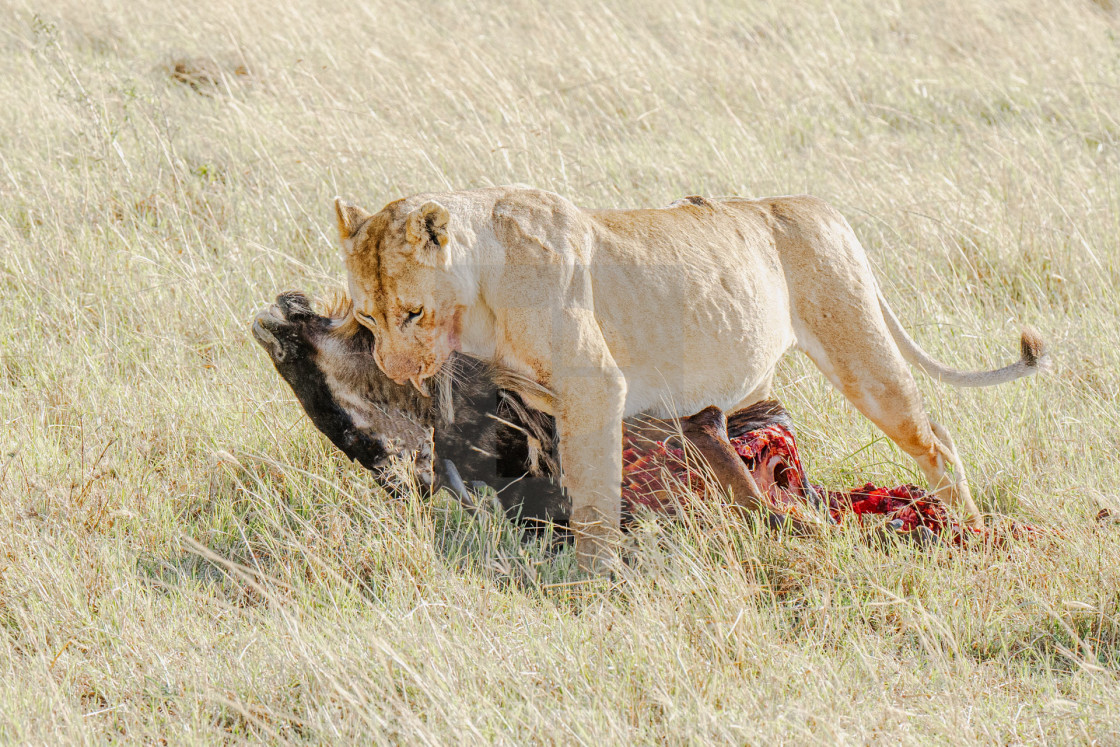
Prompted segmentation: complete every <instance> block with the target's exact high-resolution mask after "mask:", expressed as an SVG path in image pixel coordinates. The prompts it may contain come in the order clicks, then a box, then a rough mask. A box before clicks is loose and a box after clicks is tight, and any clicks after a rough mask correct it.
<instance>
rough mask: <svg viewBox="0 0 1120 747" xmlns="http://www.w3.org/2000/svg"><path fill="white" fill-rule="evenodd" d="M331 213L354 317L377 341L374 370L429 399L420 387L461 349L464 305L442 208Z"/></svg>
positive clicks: (400, 206)
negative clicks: (408, 384)
mask: <svg viewBox="0 0 1120 747" xmlns="http://www.w3.org/2000/svg"><path fill="white" fill-rule="evenodd" d="M335 211H336V213H337V215H338V233H339V238H340V239H341V241H342V249H343V253H344V256H345V260H346V270H347V272H348V274H349V282H350V294H351V296H352V297H353V299H354V314H355V317H356V318H357V320H358V322H359V323H360V324H361V325H362V326H364V327H366V328H368V329H369V330H370V331H371V332H373V333H374V335H375V336H376V337H377V347H376V349H375V357H376V360H377V365H378V366H379V367H380V368H381V370H382V371H384V372H385V373H386V375H388V376H389V378H391V379H392V380H393V381H396V382H397V383H404V382H406V381H410V382H412V384H413V385H414V386H415V387H416V388H417V389H418V390H419V391H420V392H421V393H423V394H427V386H426V384H425V381H426V380H427V379H428V378H430V377H431V376H433V375H435V374H436V373H437V372H438V371H439V370H440V368H442V366H443V364H444V363H446V362H447V360H448V358H449V357H450V356H451V353H452V352H453V351H455V350H457V349H458V347H459V331H460V329H459V324H460V311H461V308H462V303H461V301H460V292H459V284H458V283H457V282H456V279H455V277H454V275H453V274H452V273H451V272H450V271H449V270H450V265H451V255H450V247H449V246H448V244H449V243H450V241H451V236H450V234H449V233H448V223H449V221H450V216H449V215H448V212H447V210H446V208H444V207H443V206H442V205H440V204H439V203H436V202H430V201H429V202H419V203H418V202H417V200H415V199H411V200H397V201H396V202H391V203H389V204H388V205H386V206H385V207H384V208H382V209H381V211H380V212H378V213H377V214H376V215H370V214H369V213H367V212H366V211H365V210H362V209H361V208H360V207H357V206H355V205H350V204H347V203H345V202H343V201H342V200H341V199H336V200H335Z"/></svg>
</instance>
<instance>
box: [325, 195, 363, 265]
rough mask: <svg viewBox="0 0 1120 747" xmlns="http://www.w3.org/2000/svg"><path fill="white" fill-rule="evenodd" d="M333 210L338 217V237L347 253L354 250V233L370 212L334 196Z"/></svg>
mask: <svg viewBox="0 0 1120 747" xmlns="http://www.w3.org/2000/svg"><path fill="white" fill-rule="evenodd" d="M334 212H335V215H336V216H337V217H338V238H339V241H341V242H342V248H343V250H345V251H346V253H347V254H349V253H350V252H352V251H354V241H353V239H354V234H356V233H357V232H358V229H359V228H361V227H362V224H364V223H365V222H366V221H367V220H369V219H370V217H371V216H370V214H369V213H367V212H366V211H365V210H362V209H361V208H360V207H358V206H357V205H351V204H350V203H348V202H346V201H344V200H343V199H342V198H341V197H336V198H334Z"/></svg>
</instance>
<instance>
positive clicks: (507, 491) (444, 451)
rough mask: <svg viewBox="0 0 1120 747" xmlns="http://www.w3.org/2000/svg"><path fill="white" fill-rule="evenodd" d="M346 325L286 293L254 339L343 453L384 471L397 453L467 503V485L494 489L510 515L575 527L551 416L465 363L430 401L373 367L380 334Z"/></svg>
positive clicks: (454, 367) (480, 366)
mask: <svg viewBox="0 0 1120 747" xmlns="http://www.w3.org/2000/svg"><path fill="white" fill-rule="evenodd" d="M342 316H343V314H342V313H335V314H332V315H330V316H324V315H320V314H316V313H315V312H314V311H312V309H311V306H310V304H309V303H308V301H307V298H306V297H305V296H304V295H303V294H302V293H298V292H287V293H282V294H280V295H279V296H277V298H276V303H275V304H273V305H272V306H270V307H268V308H267V309H265V310H264V311H262V312H261V313H260V314H258V315H257V318H256V320H255V321H254V322H253V336H254V337H255V338H256V339H257V341H258V342H259V343H260V344H261V345H262V346H263V347H264V349H265V350H266V351H267V352H268V354H269V356H270V357H271V358H272V362H273V364H274V365H275V366H276V370H277V371H278V372H279V373H280V375H281V376H282V377H283V378H284V380H285V381H286V382H288V385H289V386H291V388H292V391H293V392H295V395H296V397H297V398H298V399H299V401H300V404H301V405H302V406H303V409H304V411H305V412H306V413H307V415H308V416H309V417H310V418H311V420H312V422H313V423H314V424H315V426H316V427H317V428H319V430H321V431H322V432H323V434H324V435H325V436H326V437H327V438H329V439H330V440H331V442H332V443H333V444H334V445H335V446H337V447H338V448H339V449H341V450H342V452H343V453H345V454H346V455H347V456H348V457H350V458H351V459H353V460H355V461H357V462H359V463H360V464H361V465H362V466H363V467H366V468H367V469H370V470H373V471H375V472H379V471H380V470H381V469H382V468H384V467H385V466H386V465H387V463H388V459H389V457H390V456H391V455H393V454H401V455H412V456H414V457H415V458H416V459H417V473H418V474H419V475H420V476H421V479H422V480H423V481H424V482H426V483H429V484H430V483H431V482H432V479H431V478H432V476H433V475H432V473H433V472H434V477H435V478H436V481H437V486H439V487H448V488H450V489H452V490H453V491H454V492H455V493H456V494H457V495H459V497H460V499H463V500H466V501H471V500H472V496H471V495H470V494H469V493H468V491H467V488H468V486H469V487H478V486H481V485H483V484H484V485H488V486H490V487H491V488H493V489H494V490H495V491H496V493H497V495H498V499H499V501H500V502H501V504H502V506H503V507H504V508H505V509H506V511H507V512H508V513H509V514H510V515H511V516H517V517H519V518H521V519H525V520H537V521H562V520H564V519H566V518H567V515H568V511H569V508H568V501H567V500H566V498H565V496H564V494H563V491H562V490H561V489H560V486H559V483H558V481H554V480H553V479H551V478H552V476H553V475H554V474H555V473H556V468H555V465H554V464H553V456H552V453H551V452H552V449H553V441H554V433H555V425H554V424H553V422H552V419H551V418H550V417H548V416H547V415H544V414H542V413H539V412H536V411H533V410H529V409H528V408H526V407H525V406H524V405H523V404H522V403H521V400H520V398H518V397H517V395H516V394H513V393H512V392H510V391H507V390H499V388H498V386H497V385H496V384H495V375H494V372H493V371H492V370H491V368H490V367H489V366H487V365H486V364H484V363H482V362H480V361H478V360H475V359H472V358H468V357H466V356H456V357H455V359H454V360H453V361H452V363H451V365H450V366H449V367H448V369H447V370H446V371H445V373H444V375H442V376H440V377H438V378H437V380H436V381H435V382H434V383H433V386H432V392H431V394H432V396H431V397H424V396H422V395H420V394H419V393H418V392H417V391H416V389H415V388H413V387H412V386H411V385H400V384H396V383H394V382H393V381H391V380H390V379H389V378H388V377H387V376H385V374H383V373H382V372H381V369H379V368H378V367H377V364H376V363H375V362H374V359H373V346H374V339H373V335H372V334H370V332H369V331H368V330H366V329H365V328H364V327H361V326H359V325H355V327H354V328H352V329H349V330H347V331H346V332H345V334H343V333H341V332H340V330H339V325H340V324H341V323H342V321H343V319H342V318H341V317H342ZM433 447H434V452H435V458H434V467H435V469H434V470H432V463H433V458H432V451H433ZM425 478H426V479H425Z"/></svg>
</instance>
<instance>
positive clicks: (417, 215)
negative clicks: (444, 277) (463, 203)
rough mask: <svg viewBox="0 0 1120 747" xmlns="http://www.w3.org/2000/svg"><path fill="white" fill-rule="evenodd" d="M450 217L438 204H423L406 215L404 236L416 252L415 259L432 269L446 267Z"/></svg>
mask: <svg viewBox="0 0 1120 747" xmlns="http://www.w3.org/2000/svg"><path fill="white" fill-rule="evenodd" d="M450 220H451V216H450V215H449V214H448V212H447V208H445V207H444V206H443V205H440V204H439V203H438V202H425V203H424V204H423V205H421V206H420V207H418V208H416V209H415V210H413V211H412V212H411V213H409V214H408V222H407V223H405V236H406V237H407V238H408V243H409V244H412V246H413V248H415V250H416V258H417V259H418V260H419V261H421V262H423V263H424V264H428V265H431V266H432V267H446V266H447V264H448V262H450V261H451V255H450V254H449V253H448V251H447V249H446V247H447V242H448V241H450V240H451V236H450V235H449V234H448V233H447V224H448V222H449V221H450Z"/></svg>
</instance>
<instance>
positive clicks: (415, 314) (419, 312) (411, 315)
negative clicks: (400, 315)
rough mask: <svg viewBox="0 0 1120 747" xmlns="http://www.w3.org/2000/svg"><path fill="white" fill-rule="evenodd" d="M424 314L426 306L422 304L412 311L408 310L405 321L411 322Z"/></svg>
mask: <svg viewBox="0 0 1120 747" xmlns="http://www.w3.org/2000/svg"><path fill="white" fill-rule="evenodd" d="M422 316H424V307H423V306H421V307H420V308H418V309H413V310H412V311H410V312H408V314H406V315H405V318H404V321H405V323H406V324H407V323H409V322H415V321H416V320H417V319H419V318H420V317H422Z"/></svg>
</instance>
